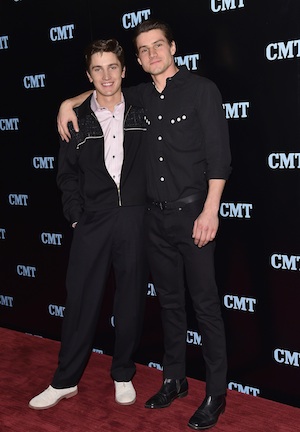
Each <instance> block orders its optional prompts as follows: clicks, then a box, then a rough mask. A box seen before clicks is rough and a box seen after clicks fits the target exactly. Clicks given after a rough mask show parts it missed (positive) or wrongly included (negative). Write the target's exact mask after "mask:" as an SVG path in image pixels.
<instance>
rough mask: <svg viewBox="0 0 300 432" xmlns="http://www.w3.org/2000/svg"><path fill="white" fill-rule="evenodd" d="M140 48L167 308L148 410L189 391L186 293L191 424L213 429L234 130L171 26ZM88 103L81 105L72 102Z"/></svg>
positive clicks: (146, 25)
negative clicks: (222, 234) (193, 345)
mask: <svg viewBox="0 0 300 432" xmlns="http://www.w3.org/2000/svg"><path fill="white" fill-rule="evenodd" d="M135 45H136V53H137V59H138V62H139V63H140V65H141V66H142V67H143V69H144V70H145V72H148V73H149V74H150V75H151V78H152V81H153V82H152V83H144V84H140V85H139V86H136V87H131V88H129V89H124V94H125V96H126V98H128V100H129V101H130V102H132V103H135V104H137V105H141V106H143V107H144V109H145V112H146V123H147V128H148V132H147V140H148V148H147V153H148V154H147V193H148V200H149V207H148V216H147V227H148V252H149V253H148V256H149V262H150V268H151V274H152V277H153V281H154V284H155V288H156V290H157V293H158V297H159V301H160V304H161V308H162V324H163V330H164V348H165V353H164V359H163V376H164V381H163V384H162V387H161V389H160V390H159V392H158V393H156V394H155V395H154V396H153V397H151V398H150V399H149V400H148V401H147V402H146V404H145V407H146V408H152V409H155V408H164V407H167V406H169V405H170V404H171V403H172V402H173V400H174V399H176V398H181V397H184V396H186V395H187V393H188V383H187V380H186V377H185V374H186V370H185V355H186V333H187V320H186V310H185V286H187V288H188V290H189V293H190V296H191V299H192V302H193V306H194V310H195V315H196V319H197V322H198V325H199V331H200V333H201V336H202V353H203V358H204V361H205V366H206V397H205V399H204V400H203V402H202V404H201V405H200V406H199V408H198V409H197V410H196V412H195V413H194V415H193V416H192V417H191V418H190V420H189V422H188V425H189V426H190V427H191V428H192V429H195V430H202V429H208V428H210V427H212V426H214V425H215V424H216V423H217V421H218V418H219V415H220V414H221V413H222V412H224V410H225V405H226V398H225V397H226V389H227V379H226V374H227V356H226V341H225V331H224V324H223V320H222V316H221V306H220V299H219V295H218V288H217V285H216V281H215V270H214V249H215V242H214V239H215V236H216V234H217V230H218V226H219V206H220V200H221V196H222V193H223V189H224V186H225V183H226V180H227V179H228V177H229V175H230V171H231V168H230V163H231V154H230V147H229V137H228V127H227V122H226V119H225V114H224V110H223V107H222V99H221V95H220V92H219V90H218V88H217V87H216V85H215V84H214V83H213V82H212V81H210V80H208V79H206V78H203V77H200V76H198V75H195V74H192V73H191V72H189V71H187V70H186V69H185V68H180V69H178V68H177V66H176V64H175V62H174V57H173V56H174V54H175V52H176V45H175V42H174V39H173V36H172V32H171V29H170V28H169V26H168V25H167V24H166V23H163V22H161V21H155V20H151V19H150V20H147V21H145V22H143V23H142V24H140V25H139V26H138V27H137V29H136V34H135ZM86 95H87V94H85V96H86ZM85 96H83V95H81V98H80V97H76V98H73V99H72V100H71V105H72V106H76V105H77V104H78V103H80V102H82V98H83V97H85ZM69 106H70V104H69ZM67 120H72V121H74V120H75V118H74V116H72V115H71V114H70V111H69V112H68V113H66V110H65V111H64V115H62V113H60V114H59V116H58V122H59V132H60V134H61V135H62V137H64V138H66V139H68V132H67V129H66V123H67ZM75 121H76V120H75Z"/></svg>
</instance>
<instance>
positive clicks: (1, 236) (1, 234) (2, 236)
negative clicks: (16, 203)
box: [0, 228, 6, 240]
mask: <svg viewBox="0 0 300 432" xmlns="http://www.w3.org/2000/svg"><path fill="white" fill-rule="evenodd" d="M5 234H6V230H5V228H0V240H5Z"/></svg>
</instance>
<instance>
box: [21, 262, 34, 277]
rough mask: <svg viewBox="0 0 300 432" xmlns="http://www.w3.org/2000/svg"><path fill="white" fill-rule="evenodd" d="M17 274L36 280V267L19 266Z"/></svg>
mask: <svg viewBox="0 0 300 432" xmlns="http://www.w3.org/2000/svg"><path fill="white" fill-rule="evenodd" d="M17 274H18V275H19V276H24V277H30V278H35V274H36V267H31V266H25V265H23V264H18V265H17Z"/></svg>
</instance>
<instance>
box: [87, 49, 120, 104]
mask: <svg viewBox="0 0 300 432" xmlns="http://www.w3.org/2000/svg"><path fill="white" fill-rule="evenodd" d="M87 76H88V78H89V80H90V82H91V83H93V84H94V86H95V89H96V91H97V93H98V94H100V95H101V96H103V97H108V96H114V95H115V94H119V93H121V85H122V78H124V76H125V68H124V69H123V70H122V67H121V63H120V61H119V60H118V58H117V56H116V55H115V54H114V53H112V52H104V53H95V54H93V55H92V57H91V65H90V68H89V72H87Z"/></svg>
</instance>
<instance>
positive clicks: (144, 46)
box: [138, 39, 165, 50]
mask: <svg viewBox="0 0 300 432" xmlns="http://www.w3.org/2000/svg"><path fill="white" fill-rule="evenodd" d="M157 42H165V40H164V39H158V40H157V41H154V42H152V43H151V44H150V45H155V44H156V43H157ZM150 45H141V46H140V47H139V48H138V49H139V50H140V49H141V48H147V47H148V46H150Z"/></svg>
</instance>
